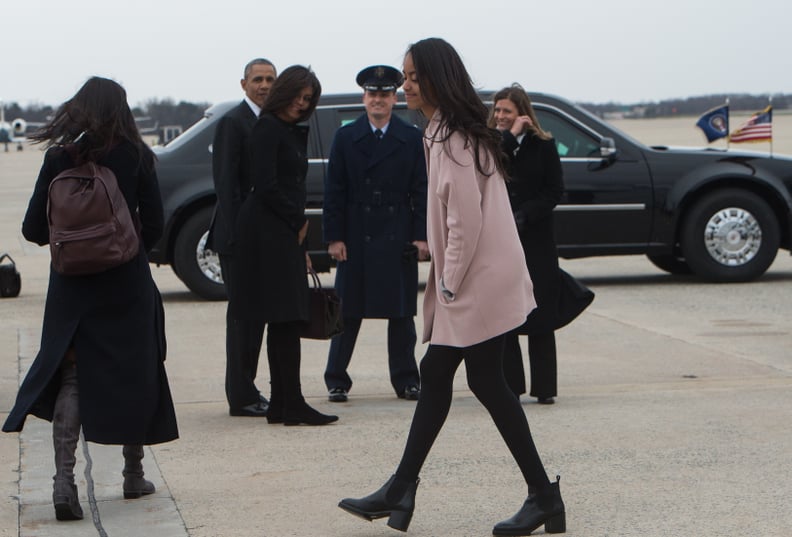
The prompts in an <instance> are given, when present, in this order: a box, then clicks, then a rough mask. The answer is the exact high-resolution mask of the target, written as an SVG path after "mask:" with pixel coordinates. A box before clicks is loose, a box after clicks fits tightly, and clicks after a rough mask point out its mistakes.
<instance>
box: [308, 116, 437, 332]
mask: <svg viewBox="0 0 792 537" xmlns="http://www.w3.org/2000/svg"><path fill="white" fill-rule="evenodd" d="M323 214H324V216H323V219H324V222H323V224H324V226H323V228H324V240H325V242H328V243H329V242H332V241H344V243H345V244H346V248H347V261H344V262H341V263H339V265H338V270H337V272H336V283H335V286H336V290H337V291H338V292H339V294H340V296H341V304H342V309H343V315H344V316H345V317H353V318H396V317H408V316H413V315H415V314H416V310H417V300H418V299H417V296H418V264H417V258H416V257H415V256H411V255H409V254H407V255H405V249H407V248H408V246H407V245H409V244H411V243H412V242H413V241H416V240H418V241H425V240H426V162H425V158H424V151H423V143H422V140H421V132H420V131H419V130H418V129H416V128H415V127H412V126H410V125H408V124H407V123H405V122H404V121H402V120H401V119H399V118H398V117H396V116H393V117H391V121H390V125H389V126H388V130H387V131H386V133H385V136H383V138H382V140H380V141H377V140H376V138H375V136H374V135H373V133H372V131H371V126H370V125H369V121H368V116H366V115H365V114H364V115H363V116H361V117H360V118H358V119H357V120H356V121H355V122H354V123H351V124H349V125H346V126H344V127H341V128H340V129H338V131H337V132H336V135H335V139H334V140H333V146H332V148H331V151H330V161H329V163H328V169H327V177H326V179H325V190H324V209H323Z"/></svg>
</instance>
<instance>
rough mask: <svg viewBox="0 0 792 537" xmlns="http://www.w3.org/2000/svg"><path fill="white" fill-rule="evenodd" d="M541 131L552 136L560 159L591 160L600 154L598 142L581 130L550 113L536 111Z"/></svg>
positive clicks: (548, 111) (547, 111)
mask: <svg viewBox="0 0 792 537" xmlns="http://www.w3.org/2000/svg"><path fill="white" fill-rule="evenodd" d="M536 117H537V118H538V119H539V123H541V125H542V129H544V130H545V131H547V132H549V133H550V134H552V135H553V138H555V141H556V147H557V148H558V155H559V156H560V157H561V158H565V157H566V158H591V157H597V156H598V155H599V152H600V143H599V140H597V139H596V138H594V137H593V136H591V135H590V134H588V133H586V132H584V131H583V130H581V129H580V128H579V127H578V126H576V125H575V124H573V123H571V122H570V121H569V120H567V119H566V118H564V117H562V116H560V115H558V114H556V113H554V112H552V111H550V110H540V109H536Z"/></svg>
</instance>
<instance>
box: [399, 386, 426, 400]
mask: <svg viewBox="0 0 792 537" xmlns="http://www.w3.org/2000/svg"><path fill="white" fill-rule="evenodd" d="M398 395H399V399H407V400H408V401H417V400H418V398H419V397H420V396H421V388H419V387H418V386H415V385H412V384H411V385H410V386H407V387H406V388H404V390H402V392H401V393H400V394H398Z"/></svg>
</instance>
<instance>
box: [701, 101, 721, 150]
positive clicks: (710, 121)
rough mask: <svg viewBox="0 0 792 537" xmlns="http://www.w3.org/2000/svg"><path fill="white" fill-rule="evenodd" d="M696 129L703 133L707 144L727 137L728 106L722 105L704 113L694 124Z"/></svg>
mask: <svg viewBox="0 0 792 537" xmlns="http://www.w3.org/2000/svg"><path fill="white" fill-rule="evenodd" d="M696 127H698V128H700V129H701V130H703V131H704V136H706V137H707V142H710V143H711V142H714V141H715V140H719V139H721V138H726V137H727V136H728V135H729V105H728V104H724V105H723V106H719V107H717V108H713V109H712V110H709V111H708V112H705V113H704V115H703V116H701V117H700V118H699V120H698V121H697V122H696Z"/></svg>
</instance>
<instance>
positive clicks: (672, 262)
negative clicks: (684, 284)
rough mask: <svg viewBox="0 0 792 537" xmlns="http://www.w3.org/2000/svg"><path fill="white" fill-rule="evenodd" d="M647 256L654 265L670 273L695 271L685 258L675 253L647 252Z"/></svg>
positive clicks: (690, 272)
mask: <svg viewBox="0 0 792 537" xmlns="http://www.w3.org/2000/svg"><path fill="white" fill-rule="evenodd" d="M646 257H647V258H648V259H649V261H651V262H652V264H653V265H654V266H656V267H657V268H659V269H660V270H663V271H665V272H668V273H669V274H676V275H678V276H679V275H683V274H692V273H693V271H692V270H690V265H688V264H687V262H686V261H685V260H684V259H682V258H681V257H678V256H675V255H673V254H659V255H655V254H647V255H646Z"/></svg>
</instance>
